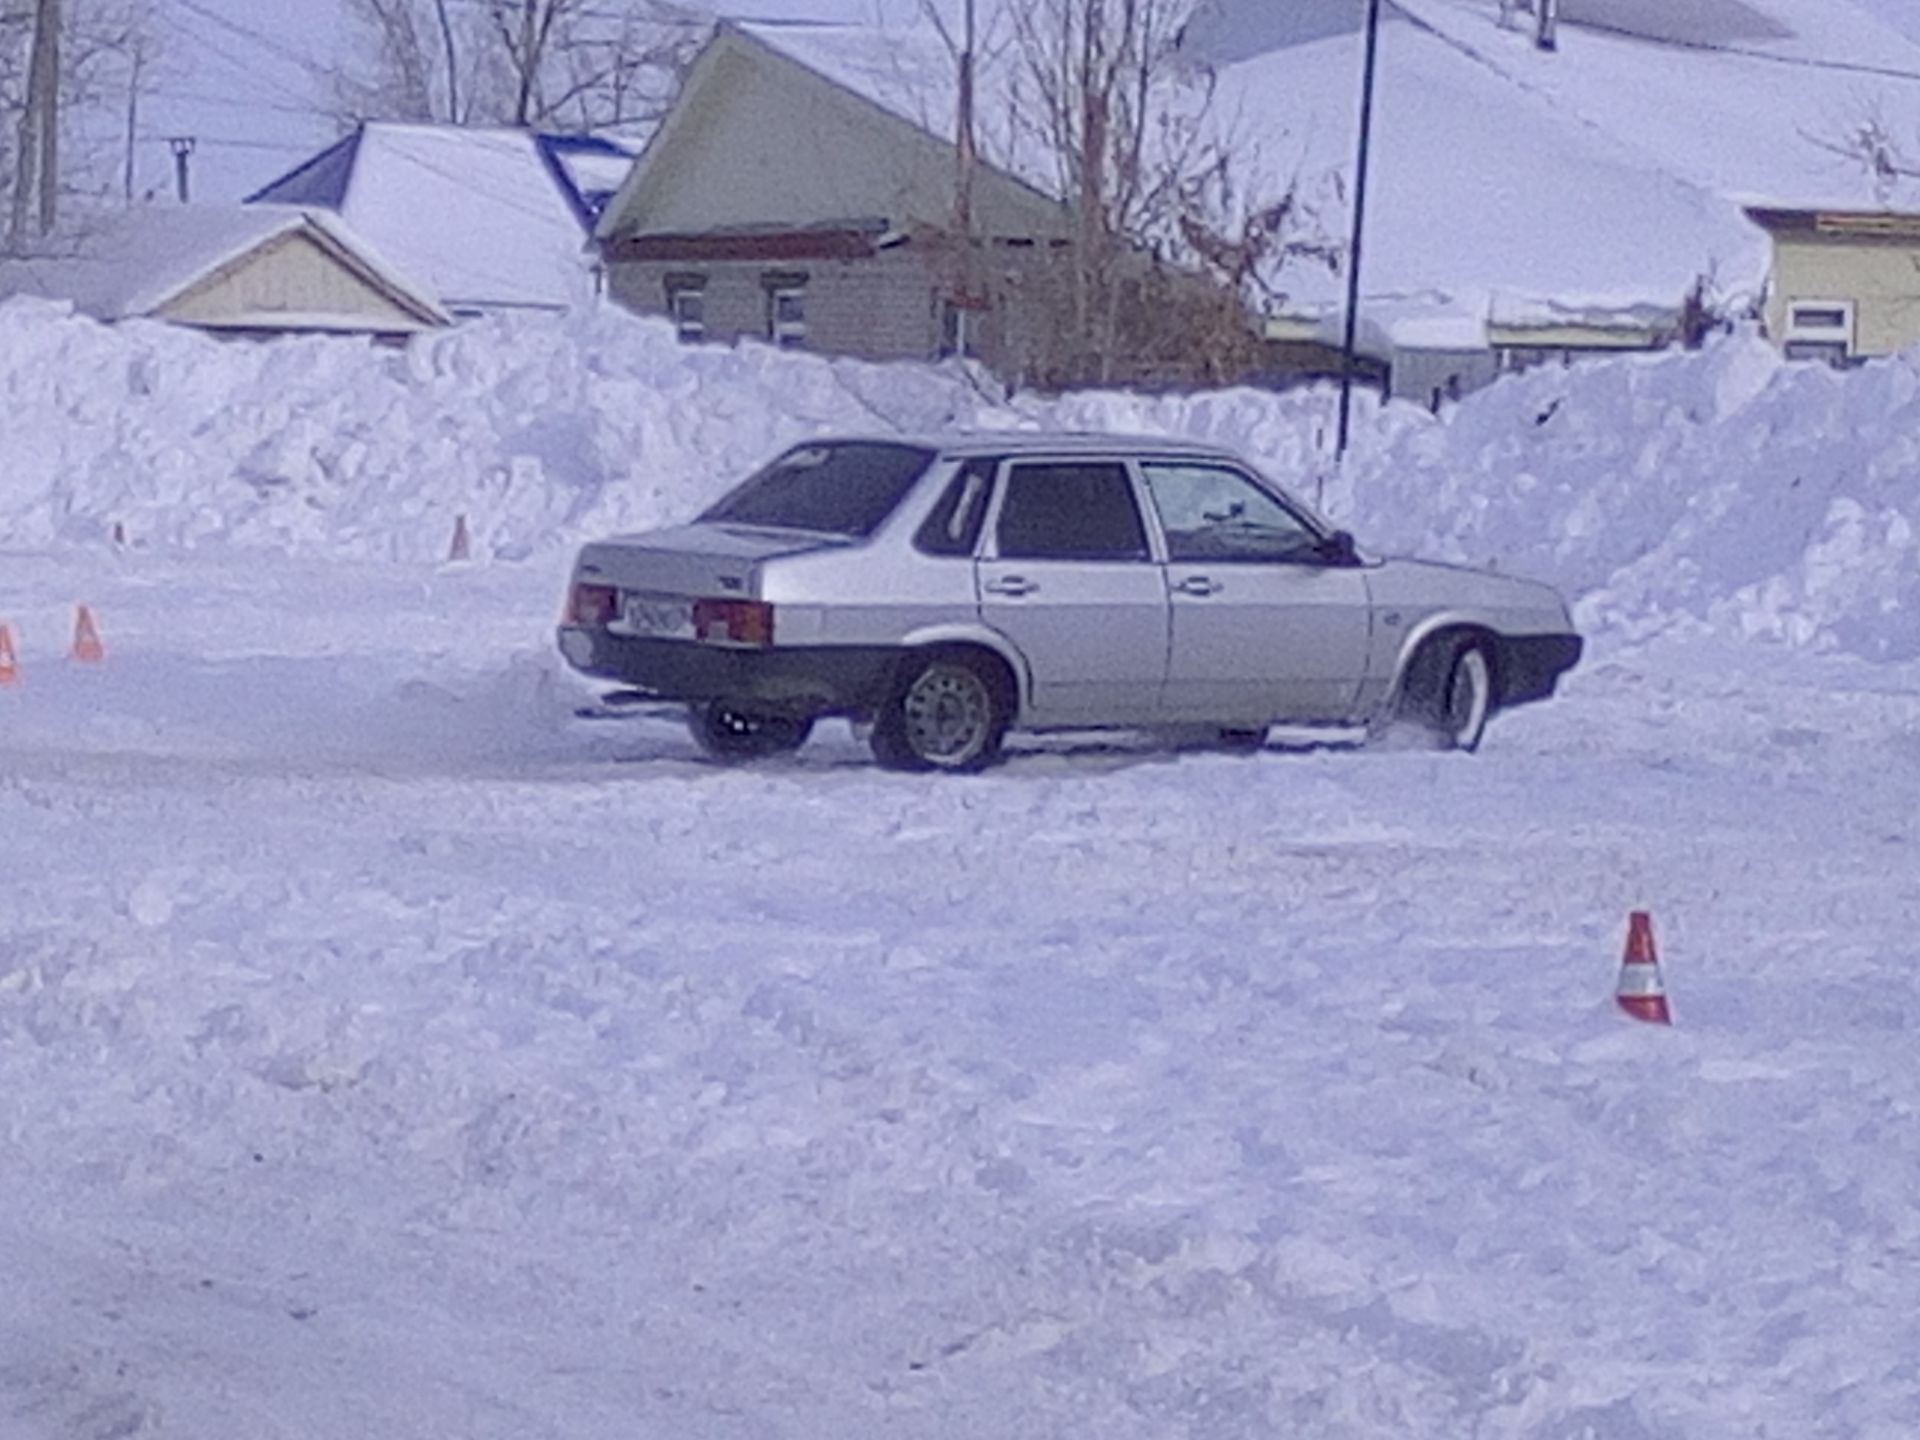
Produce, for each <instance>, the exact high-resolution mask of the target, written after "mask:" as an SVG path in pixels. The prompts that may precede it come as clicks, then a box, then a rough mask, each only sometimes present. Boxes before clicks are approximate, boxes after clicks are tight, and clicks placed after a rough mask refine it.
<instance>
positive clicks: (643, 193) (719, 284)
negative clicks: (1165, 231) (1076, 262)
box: [595, 22, 1070, 360]
mask: <svg viewBox="0 0 1920 1440" xmlns="http://www.w3.org/2000/svg"><path fill="white" fill-rule="evenodd" d="M882 44H892V45H897V46H898V47H901V48H902V50H903V51H911V49H912V44H913V39H912V37H908V36H902V37H899V38H898V40H897V41H889V40H888V37H885V36H882V35H879V34H878V33H877V32H873V31H871V30H865V29H860V28H858V27H839V26H809V25H786V26H782V25H774V24H743V23H738V22H729V23H725V24H723V25H721V26H720V28H719V30H718V31H717V32H716V34H715V35H714V37H713V39H712V40H711V41H710V42H709V44H708V45H707V46H706V48H705V49H704V50H703V51H702V52H701V54H700V55H699V57H698V59H697V60H696V61H695V63H694V65H693V68H692V70H691V71H690V73H689V74H688V76H687V80H686V84H685V86H684V87H683V89H682V90H681V93H680V96H679V99H678V100H677V101H676V102H675V104H674V106H673V108H672V110H671V111H669V113H668V115H667V117H666V119H665V121H664V122H663V123H662V125H661V127H660V129H659V130H658V131H657V132H656V134H655V135H654V137H653V139H652V141H651V142H650V143H649V144H648V146H647V147H646V149H645V150H644V151H643V152H642V154H641V156H640V158H639V161H638V162H637V163H636V164H635V166H634V167H633V171H632V173H631V174H630V175H629V176H628V178H627V181H626V184H625V185H623V186H622V187H621V189H620V191H619V193H618V194H617V195H615V197H614V199H613V201H612V203H611V204H610V205H608V207H607V209H606V213H605V214H604V215H603V216H602V218H601V220H600V223H599V226H598V229H597V230H596V232H595V235H596V239H597V241H598V243H599V247H600V251H601V254H602V257H603V259H604V262H605V265H606V268H607V274H608V290H609V293H610V294H611V295H612V297H613V298H614V299H616V300H618V301H620V302H621V303H622V304H624V305H626V306H628V307H629V308H631V309H633V310H637V311H639V312H641V313H642V314H655V315H665V316H668V317H670V318H671V319H672V320H673V322H674V324H675V325H676V327H677V328H678V330H679V333H680V335H681V337H682V338H683V339H687V340H719V341H733V340H738V339H741V338H758V339H762V340H766V341H768V342H770V343H772V344H775V345H780V346H786V347H799V346H806V347H808V348H812V349H818V350H822V351H827V352H830V353H833V354H841V355H853V356H858V357H860V358H863V359H869V360H925V359H931V358H934V357H937V356H940V355H944V354H952V353H955V352H956V351H957V350H959V349H961V348H962V347H963V346H964V347H965V348H967V349H968V350H969V351H970V352H972V353H978V354H984V355H990V354H992V353H994V352H1004V351H1006V350H1008V349H1009V348H1011V347H1012V346H1013V345H1014V343H1015V339H1014V336H1013V335H1011V334H1009V333H1008V328H1009V326H1011V327H1013V328H1015V329H1017V328H1018V327H1019V326H1020V324H1021V323H1022V317H1021V316H1020V315H1019V314H1017V313H1016V314H1012V315H1008V314H1006V313H1005V312H1004V311H1000V312H996V313H995V314H994V315H993V316H991V317H990V318H988V320H987V323H988V324H989V325H991V326H993V327H997V328H996V332H995V333H990V334H984V335H983V334H977V333H976V334H974V335H972V336H968V335H967V334H966V333H965V331H966V328H967V327H968V325H969V324H970V323H971V322H975V321H976V320H978V319H979V318H981V317H980V314H979V312H978V311H977V310H976V309H975V308H974V307H972V306H970V304H969V302H968V297H967V294H966V293H965V292H966V290H967V286H966V284H965V282H964V280H963V277H962V276H961V274H960V269H959V264H960V262H959V258H958V255H957V249H958V247H956V246H955V245H953V244H952V243H951V238H950V237H951V236H952V235H953V233H954V230H955V194H956V182H957V165H958V153H957V147H956V146H955V144H954V143H953V142H952V141H951V140H950V139H948V138H945V135H943V134H941V133H938V132H937V130H936V128H935V127H936V126H937V125H938V124H940V123H941V122H940V121H938V120H937V119H934V118H933V117H929V118H928V119H927V120H926V121H924V122H916V121H915V120H914V119H911V118H908V117H907V116H906V115H904V114H902V113H899V112H898V111H897V110H895V109H893V108H889V107H888V106H886V105H883V104H881V103H879V102H878V101H877V100H875V99H874V98H872V97H871V96H869V95H867V94H863V93H860V92H859V91H856V90H855V89H852V88H850V87H848V86H847V85H844V84H841V83H839V82H838V81H836V80H835V79H833V78H830V77H829V75H828V74H827V73H826V67H825V66H822V65H818V64H810V63H808V58H810V57H812V56H813V54H814V52H819V51H823V50H825V51H831V50H833V49H835V48H836V47H838V48H839V49H840V50H841V52H842V54H843V56H844V54H845V53H846V52H847V51H848V50H849V49H852V50H862V49H864V50H865V51H867V52H869V53H871V52H874V51H876V49H877V48H878V47H879V46H880V45H882ZM905 73H906V72H903V74H905ZM946 134H951V130H950V129H949V130H947V131H946ZM973 217H974V227H975V233H976V234H977V235H978V236H979V237H980V255H981V259H980V262H979V263H980V264H981V265H982V266H983V267H987V266H990V267H991V268H992V269H993V270H994V271H995V272H996V274H998V275H1001V276H1003V277H1004V276H1005V275H1008V274H1013V275H1016V276H1017V275H1019V274H1022V273H1029V274H1030V275H1031V277H1032V278H1031V280H1030V283H1031V284H1032V285H1033V286H1034V287H1036V288H1037V287H1038V285H1039V283H1040V280H1039V277H1040V275H1041V274H1042V273H1043V272H1044V270H1045V268H1046V263H1047V256H1048V255H1049V253H1050V252H1052V251H1053V250H1055V249H1057V248H1058V247H1062V246H1064V245H1065V244H1066V243H1067V238H1068V236H1069V234H1070V226H1069V221H1068V215H1067V211H1066V208H1065V207H1064V206H1063V205H1062V204H1061V203H1060V202H1059V201H1058V200H1055V199H1053V198H1052V197H1051V196H1049V195H1047V194H1045V193H1044V192H1042V191H1041V190H1039V189H1038V188H1036V187H1034V186H1032V185H1030V184H1028V183H1027V182H1025V181H1023V180H1021V179H1019V178H1017V177H1015V176H1013V175H1010V174H1007V173H1006V172H1004V171H1001V170H998V169H995V168H994V167H992V166H989V165H984V164H982V165H980V166H978V167H977V169H976V172H975V179H974V186H973Z"/></svg>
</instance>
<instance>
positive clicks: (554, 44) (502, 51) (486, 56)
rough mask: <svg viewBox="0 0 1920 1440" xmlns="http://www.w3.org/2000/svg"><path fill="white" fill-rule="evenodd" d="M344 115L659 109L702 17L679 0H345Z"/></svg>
mask: <svg viewBox="0 0 1920 1440" xmlns="http://www.w3.org/2000/svg"><path fill="white" fill-rule="evenodd" d="M347 13H348V16H349V18H350V19H351V20H352V22H353V23H354V24H355V26H356V27H357V36H356V39H357V43H358V48H359V49H360V50H361V51H362V52H363V59H364V60H365V61H366V62H367V63H365V64H361V65H356V66H354V67H352V69H351V70H348V71H342V72H341V73H340V75H339V76H338V77H337V79H336V84H335V91H336V100H337V103H338V105H339V107H340V110H341V113H342V116H343V118H346V119H349V120H367V119H386V120H422V121H437V122H442V123H448V124H455V125H521V126H554V127H565V128H569V129H579V130H594V129H602V128H607V127H614V126H622V125H632V124H636V123H644V122H648V121H652V120H655V119H658V117H659V116H660V114H661V113H662V112H663V111H664V110H665V108H666V105H667V103H668V102H669V101H670V100H671V98H672V95H673V93H674V91H675V90H676V89H677V87H678V83H679V80H680V77H681V76H682V75H683V74H684V73H685V70H686V67H687V66H688V65H689V64H690V63H691V62H692V58H693V56H694V54H695V52H696V51H697V50H698V49H699V46H700V44H701V43H702V41H703V40H704V39H705V38H706V33H707V30H706V27H707V24H708V23H709V22H707V21H705V20H704V19H703V18H702V17H701V16H699V15H698V14H696V13H694V12H691V11H688V10H685V9H683V8H682V7H681V6H680V5H679V4H677V3H675V0H459V3H457V4H456V3H450V0H347Z"/></svg>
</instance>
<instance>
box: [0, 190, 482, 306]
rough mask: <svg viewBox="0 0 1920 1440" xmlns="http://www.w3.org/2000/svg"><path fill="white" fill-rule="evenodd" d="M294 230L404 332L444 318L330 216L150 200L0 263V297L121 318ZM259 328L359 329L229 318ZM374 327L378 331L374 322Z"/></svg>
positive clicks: (426, 296)
mask: <svg viewBox="0 0 1920 1440" xmlns="http://www.w3.org/2000/svg"><path fill="white" fill-rule="evenodd" d="M294 236H300V237H304V238H306V239H307V240H310V241H312V242H313V243H314V244H315V245H317V246H318V247H319V248H320V249H321V250H322V251H323V252H324V253H325V254H326V255H327V256H328V258H329V259H331V260H332V261H333V262H334V263H335V264H337V265H339V266H341V267H342V268H344V269H345V270H347V271H348V272H349V273H350V274H352V275H353V276H354V277H355V278H356V279H358V280H360V281H362V282H363V283H365V284H367V285H368V286H370V287H371V288H373V289H374V290H376V291H377V292H379V294H380V295H381V296H382V298H384V299H385V300H387V301H388V302H389V303H390V304H392V305H394V306H397V307H398V308H399V309H400V310H402V311H404V312H406V313H408V314H410V315H411V316H413V317H414V320H415V322H416V323H415V324H414V325H413V326H412V327H411V328H416V329H425V328H428V327H432V326H440V325H446V324H448V323H450V321H451V317H450V316H449V315H448V314H447V313H446V312H445V311H444V310H443V309H441V307H440V306H439V304H438V303H436V301H435V300H434V298H433V296H432V293H431V292H430V291H428V290H427V289H426V288H424V287H423V286H421V285H420V284H418V283H417V282H416V281H414V280H412V279H411V278H409V277H408V276H407V275H406V274H405V272H404V271H402V270H400V269H399V268H397V267H396V266H394V265H393V264H392V263H391V262H390V261H389V260H387V259H386V258H385V257H383V256H382V255H381V254H380V253H379V252H378V251H377V250H375V249H374V248H373V247H372V246H370V245H369V244H368V243H367V242H366V241H365V240H363V239H362V238H361V237H359V236H357V235H355V234H354V233H353V232H352V231H351V230H350V229H349V228H348V227H347V226H346V225H344V224H343V223H342V222H341V221H340V220H339V219H338V217H336V216H333V215H331V214H328V213H327V212H326V211H323V210H307V209H303V208H300V207H296V206H284V205H153V206H142V207H139V208H136V209H132V210H127V211H123V212H121V213H119V214H116V215H112V216H108V217H105V218H102V219H101V220H99V221H97V222H95V223H94V224H93V225H92V226H91V227H90V228H89V229H88V230H87V231H86V232H85V233H84V234H82V235H79V236H77V237H76V238H74V239H73V240H71V241H70V242H68V243H67V244H66V246H65V247H64V248H63V249H62V250H61V251H60V252H58V253H50V254H46V255H42V256H35V257H29V258H24V259H15V260H8V261H4V262H0V295H12V294H26V295H37V296H41V297H43V298H46V299H54V300H67V301H71V302H72V303H73V305H74V308H75V309H77V310H79V311H80V312H81V313H82V314H86V315H91V316H93V317H95V318H96V319H100V320H127V319H134V318H137V317H140V316H148V315H154V314H157V313H159V312H160V311H162V310H164V309H166V308H167V306H169V305H170V304H172V303H174V302H175V301H177V300H179V299H181V298H182V297H184V296H186V295H187V294H189V292H191V291H193V290H194V289H195V288H196V287H198V286H200V285H201V284H203V283H204V282H206V281H208V280H210V279H212V278H214V277H215V276H217V275H218V274H220V273H221V272H222V271H224V270H228V269H230V268H231V267H234V266H236V265H238V264H242V263H244V262H245V261H246V260H247V259H248V258H249V257H251V256H253V255H257V254H259V253H261V252H263V251H264V250H266V249H267V248H269V247H270V246H272V245H274V244H275V243H276V242H280V241H282V240H284V239H287V238H289V237H294ZM250 321H257V328H262V329H283V328H284V329H301V330H346V331H364V330H367V329H369V328H372V327H369V326H368V325H367V323H366V321H365V318H364V317H360V316H355V315H352V314H327V313H302V314H299V315H297V316H295V315H289V314H283V313H277V312H276V313H265V312H263V313H262V314H260V315H258V316H253V317H248V316H235V317H233V321H232V323H234V324H242V323H247V322H250ZM381 328H384V327H381Z"/></svg>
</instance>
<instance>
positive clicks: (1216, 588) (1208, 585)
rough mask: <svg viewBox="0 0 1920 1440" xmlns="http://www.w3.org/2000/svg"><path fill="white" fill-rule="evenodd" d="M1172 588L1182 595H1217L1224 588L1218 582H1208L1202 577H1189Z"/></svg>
mask: <svg viewBox="0 0 1920 1440" xmlns="http://www.w3.org/2000/svg"><path fill="white" fill-rule="evenodd" d="M1173 588H1174V589H1176V590H1178V591H1179V592H1180V593H1181V594H1182V595H1217V594H1219V593H1220V591H1221V590H1222V589H1223V588H1224V587H1223V586H1222V585H1221V584H1220V582H1219V581H1218V580H1209V579H1208V578H1207V577H1206V576H1204V575H1189V576H1188V577H1187V578H1186V579H1184V580H1182V581H1181V582H1180V583H1179V584H1178V585H1176V586H1174V587H1173Z"/></svg>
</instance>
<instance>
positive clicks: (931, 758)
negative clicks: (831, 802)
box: [872, 655, 1012, 771]
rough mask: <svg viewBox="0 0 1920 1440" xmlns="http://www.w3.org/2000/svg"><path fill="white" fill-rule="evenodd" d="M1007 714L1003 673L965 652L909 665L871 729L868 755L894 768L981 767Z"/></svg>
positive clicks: (992, 753) (994, 750)
mask: <svg viewBox="0 0 1920 1440" xmlns="http://www.w3.org/2000/svg"><path fill="white" fill-rule="evenodd" d="M1011 718H1012V706H1011V705H1010V704H1009V701H1008V697H1007V692H1006V686H1005V684H1004V683H1003V677H1001V676H999V675H997V674H996V673H995V672H994V671H993V670H992V668H991V667H990V665H989V663H988V662H987V661H984V660H976V659H974V658H972V657H971V656H967V655H934V656H930V657H928V658H927V659H925V660H918V661H915V662H913V663H912V664H910V665H909V666H908V668H907V669H906V671H905V673H904V674H903V676H902V679H901V683H900V684H899V685H898V686H897V687H896V689H895V691H894V693H893V695H892V697H891V698H890V699H889V700H888V701H887V703H886V705H885V706H884V707H882V709H881V712H880V714H879V715H878V716H877V717H876V719H875V721H874V727H873V738H872V745H873V753H874V757H875V758H876V759H878V760H879V761H880V763H881V764H882V765H885V766H888V767H889V768H891V769H895V770H957V771H964V770H980V769H984V768H985V767H986V766H988V765H990V764H992V763H993V761H994V760H995V759H996V758H997V757H998V756H999V754H1000V742H1001V741H1002V740H1003V739H1005V738H1006V733H1007V724H1008V722H1009V721H1010V720H1011Z"/></svg>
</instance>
